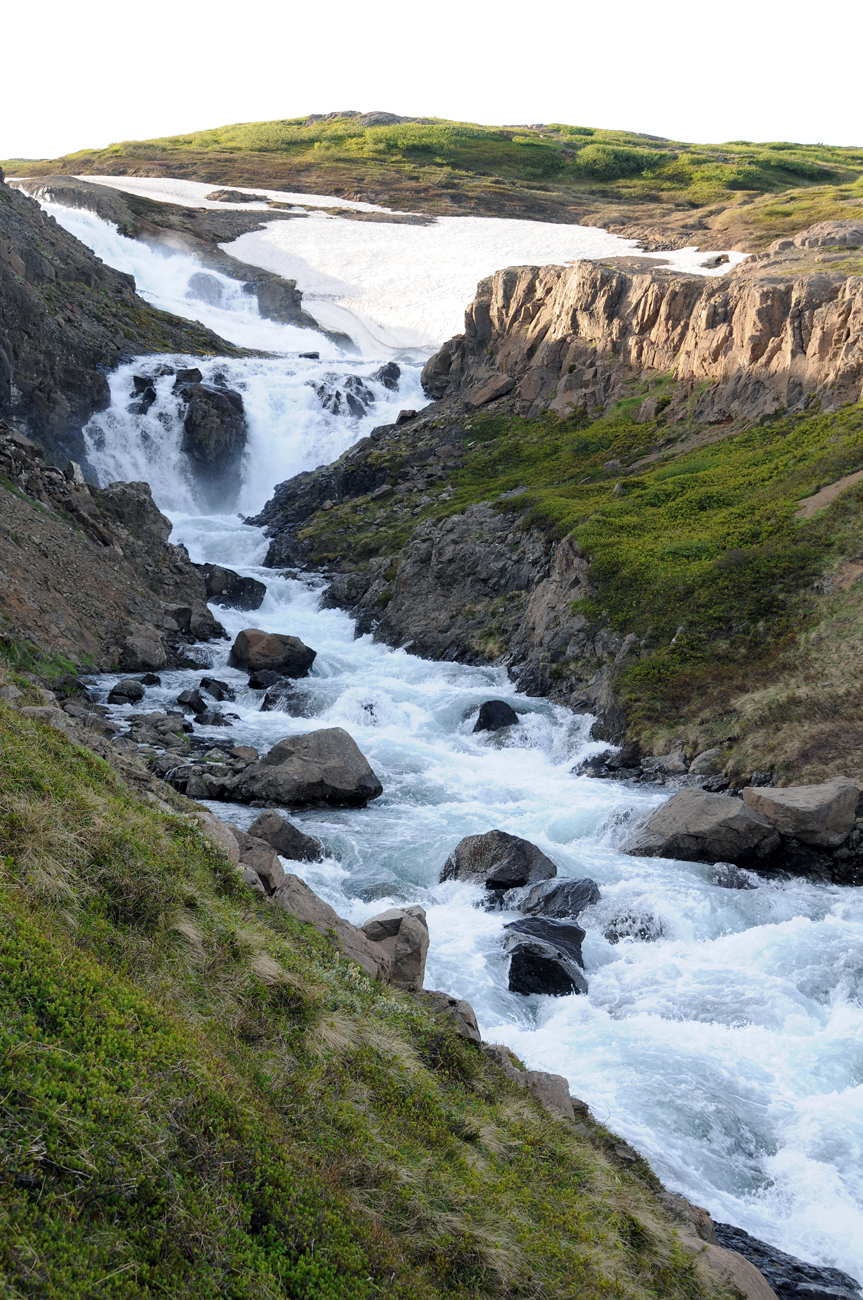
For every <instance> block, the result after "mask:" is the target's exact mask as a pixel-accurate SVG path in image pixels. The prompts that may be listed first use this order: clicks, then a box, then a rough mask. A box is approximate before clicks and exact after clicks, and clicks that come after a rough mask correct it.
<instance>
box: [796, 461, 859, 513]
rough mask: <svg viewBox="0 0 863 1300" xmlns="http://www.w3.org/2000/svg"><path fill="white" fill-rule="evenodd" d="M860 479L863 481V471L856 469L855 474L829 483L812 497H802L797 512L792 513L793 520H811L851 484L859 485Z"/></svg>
mask: <svg viewBox="0 0 863 1300" xmlns="http://www.w3.org/2000/svg"><path fill="white" fill-rule="evenodd" d="M861 479H863V469H858V470H857V472H856V473H855V474H846V475H845V477H844V478H839V479H837V480H836V482H835V483H830V484H829V485H828V486H827V487H825V488H822V489H821V491H820V492H816V493H815V495H814V496H811V497H804V498H803V500H802V501H801V502H800V508H799V510H796V511H795V512H794V518H795V519H811V518H812V516H813V515H814V514H816V513H817V512H818V511H819V510H823V509H824V507H825V506H829V505H830V502H831V501H835V500H836V498H837V497H838V495H839V493H840V492H844V491H845V489H846V488H847V487H850V486H851V484H852V483H859V482H860V480H861Z"/></svg>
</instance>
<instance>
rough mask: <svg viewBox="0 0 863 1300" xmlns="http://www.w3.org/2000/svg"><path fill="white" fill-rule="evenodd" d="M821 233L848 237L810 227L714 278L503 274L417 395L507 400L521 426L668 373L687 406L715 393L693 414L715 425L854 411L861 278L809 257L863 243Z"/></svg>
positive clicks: (597, 272)
mask: <svg viewBox="0 0 863 1300" xmlns="http://www.w3.org/2000/svg"><path fill="white" fill-rule="evenodd" d="M828 224H830V225H831V227H834V226H835V227H842V228H843V229H842V230H841V231H838V232H837V231H836V230H831V231H829V232H821V234H820V235H819V233H818V228H816V227H813V228H812V229H811V230H810V231H808V232H806V231H804V232H803V233H802V234H801V235H800V236H798V239H799V240H803V241H804V242H803V243H800V244H797V243H794V242H792V241H782V242H781V246H779V245H777V246H774V248H773V250H771V252H769V253H766V254H762V255H761V256H759V257H757V258H753V259H750V260H749V261H747V262H744V263H743V264H742V265H741V266H740V267H739V268H737V269H735V270H734V271H732V272H730V273H729V274H728V275H724V276H721V277H717V278H705V277H703V276H696V275H685V274H680V273H677V272H674V271H669V270H663V269H661V268H657V269H656V270H651V271H649V272H640V273H632V272H627V271H625V270H623V269H620V268H619V267H616V266H614V265H609V264H606V263H599V262H577V263H576V264H575V265H574V266H542V267H539V266H522V267H509V268H508V269H506V270H503V271H498V272H497V273H496V274H495V275H494V276H491V277H490V278H488V279H486V280H482V281H481V282H480V284H479V285H478V287H477V294H476V297H475V298H474V301H473V302H472V303H471V305H470V306H469V308H468V310H467V312H466V315H465V332H464V334H463V335H459V336H458V337H456V338H454V339H451V340H450V341H449V342H448V343H446V344H445V345H444V347H443V348H442V349H441V350H440V352H438V353H437V354H436V355H435V356H434V357H432V358H431V359H430V361H429V362H428V363H427V365H426V367H425V370H424V372H423V384H424V386H425V388H426V391H427V392H428V393H429V395H430V396H432V397H434V398H442V397H444V396H445V395H454V394H457V395H458V396H460V397H461V398H463V399H464V400H465V401H466V402H467V404H468V406H480V405H484V404H486V403H488V402H490V401H492V400H494V399H495V398H497V397H500V396H502V395H504V394H505V393H510V392H511V393H512V395H513V400H514V406H515V410H516V412H517V413H519V414H522V415H536V414H538V413H539V412H540V411H542V410H545V409H550V410H552V411H556V412H558V413H559V414H561V415H565V414H567V413H568V412H571V411H574V410H579V409H581V410H587V411H592V410H596V409H597V408H600V407H605V406H607V405H608V404H609V403H610V402H612V401H614V400H616V399H617V398H618V397H619V396H621V393H622V384H623V381H624V379H625V378H626V377H628V376H629V375H631V373H632V372H633V371H636V372H640V371H660V372H663V373H664V372H668V371H672V372H673V373H674V375H675V377H676V379H677V380H678V381H679V382H680V383H681V384H682V386H683V390H684V391H685V394H686V395H687V396H688V395H689V394H690V393H691V392H692V391H693V390H694V389H695V388H696V387H699V386H701V385H703V384H705V383H707V384H708V385H710V387H709V388H708V389H706V390H705V391H703V392H701V394H700V395H699V397H698V400H697V404H696V409H695V415H696V418H697V419H701V420H704V421H707V422H711V423H713V422H722V421H724V420H726V419H733V418H738V417H742V418H746V419H755V418H758V417H759V416H762V415H766V414H771V413H772V412H774V411H777V410H779V409H780V408H788V409H790V408H792V407H796V406H798V405H800V404H802V403H805V402H806V401H807V400H808V399H809V397H810V395H811V394H812V393H818V394H819V395H820V396H821V397H822V400H823V402H824V403H825V404H826V405H834V406H839V405H840V404H842V403H845V402H854V401H858V400H859V398H860V395H861V387H863V278H861V277H860V276H848V275H847V271H846V272H845V273H843V272H842V271H841V270H840V269H838V268H837V269H834V262H833V261H831V260H829V259H828V260H826V261H824V262H823V263H816V264H814V265H813V264H810V263H811V261H812V254H811V248H812V247H813V246H814V247H818V248H820V247H825V246H829V245H830V242H831V241H833V242H838V241H839V239H840V238H846V239H848V240H850V245H848V244H843V245H842V250H844V249H847V247H849V246H859V245H860V244H861V243H863V235H861V233H860V230H861V227H860V223H853V222H847V223H846V222H834V223H828ZM846 226H847V227H849V228H850V227H852V226H853V227H854V230H853V231H852V230H850V229H849V230H845V229H844V228H845V227H846ZM813 232H814V233H813ZM806 238H809V239H811V240H815V241H818V240H820V241H821V242H820V243H816V244H815V245H813V244H811V243H810V244H807V243H806V242H805V240H806ZM682 395H683V394H681V396H682ZM655 414H656V412H655V410H653V411H645V418H652V417H653V415H655ZM672 414H673V412H672Z"/></svg>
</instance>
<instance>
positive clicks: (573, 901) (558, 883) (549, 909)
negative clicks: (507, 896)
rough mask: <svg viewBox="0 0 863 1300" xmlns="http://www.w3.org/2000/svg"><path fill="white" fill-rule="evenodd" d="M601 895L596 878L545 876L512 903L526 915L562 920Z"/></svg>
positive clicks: (597, 900) (595, 900)
mask: <svg viewBox="0 0 863 1300" xmlns="http://www.w3.org/2000/svg"><path fill="white" fill-rule="evenodd" d="M601 898H602V895H601V894H600V892H599V885H597V883H596V881H595V880H546V881H543V883H542V884H541V885H534V887H533V889H531V891H530V893H529V894H528V895H527V897H526V898H524V899H522V900H520V901H519V902H518V903H516V904H515V906H516V907H517V909H518V911H519V912H524V914H525V915H526V916H546V917H549V918H550V919H552V920H557V921H563V920H566V919H567V917H574V916H578V915H579V913H580V912H583V911H584V909H585V908H586V907H590V906H592V904H594V903H598V902H599V901H600V899H601Z"/></svg>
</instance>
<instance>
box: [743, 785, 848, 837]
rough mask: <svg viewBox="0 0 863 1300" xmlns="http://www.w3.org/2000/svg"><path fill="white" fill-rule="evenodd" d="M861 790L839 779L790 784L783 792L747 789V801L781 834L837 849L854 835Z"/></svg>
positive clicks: (747, 803)
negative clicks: (818, 782)
mask: <svg viewBox="0 0 863 1300" xmlns="http://www.w3.org/2000/svg"><path fill="white" fill-rule="evenodd" d="M859 795H860V788H859V786H858V784H857V782H856V781H847V780H844V779H843V778H842V777H836V778H834V780H832V781H826V782H825V783H824V784H823V785H789V786H785V787H784V788H783V789H781V790H774V789H772V788H765V787H763V786H759V787H755V786H747V787H746V789H745V790H744V791H743V802H744V803H745V804H746V806H747V807H748V808H752V809H753V810H754V811H755V812H757V813H760V814H761V815H762V816H763V817H766V818H767V820H768V821H770V822H772V824H773V825H774V826H775V827H776V829H777V831H778V832H779V834H780V835H787V836H788V837H789V839H795V840H800V841H801V842H802V843H803V844H817V845H819V846H820V847H821V848H825V849H835V848H838V846H839V845H840V844H842V843H844V841H845V840H847V838H848V836H849V835H850V834H851V830H852V827H853V826H854V818H855V813H856V809H857V800H858V798H859Z"/></svg>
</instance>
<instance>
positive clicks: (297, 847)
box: [249, 812, 323, 862]
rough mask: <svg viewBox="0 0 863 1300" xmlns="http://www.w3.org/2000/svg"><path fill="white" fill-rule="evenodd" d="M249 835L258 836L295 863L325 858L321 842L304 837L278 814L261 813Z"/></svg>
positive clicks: (311, 837)
mask: <svg viewBox="0 0 863 1300" xmlns="http://www.w3.org/2000/svg"><path fill="white" fill-rule="evenodd" d="M249 834H250V835H256V836H257V838H258V839H260V840H264V841H265V842H266V843H267V844H269V845H270V847H271V848H274V849H275V850H276V852H277V853H278V854H280V855H281V856H282V857H283V858H291V859H292V860H293V861H294V862H320V860H321V858H322V857H323V848H322V846H321V842H320V840H316V839H314V837H313V836H311V835H304V834H303V832H302V831H301V830H298V829H297V827H296V826H292V825H291V823H290V822H289V821H288V819H287V818H286V817H282V816H281V815H280V814H279V813H277V812H263V813H261V815H260V817H256V818H255V820H254V821H253V822H252V824H251V826H250V827H249Z"/></svg>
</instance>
